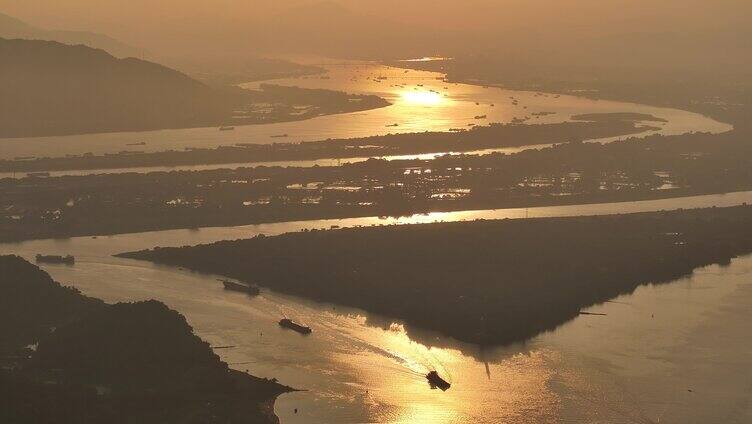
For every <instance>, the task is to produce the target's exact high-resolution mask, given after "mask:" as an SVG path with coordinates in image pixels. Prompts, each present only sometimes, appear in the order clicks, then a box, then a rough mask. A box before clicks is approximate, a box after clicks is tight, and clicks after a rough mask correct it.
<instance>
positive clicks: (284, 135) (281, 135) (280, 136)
mask: <svg viewBox="0 0 752 424" xmlns="http://www.w3.org/2000/svg"><path fill="white" fill-rule="evenodd" d="M287 137H289V136H288V135H287V134H277V135H272V136H271V138H287Z"/></svg>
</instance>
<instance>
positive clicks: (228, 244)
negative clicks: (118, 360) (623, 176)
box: [121, 206, 752, 345]
mask: <svg viewBox="0 0 752 424" xmlns="http://www.w3.org/2000/svg"><path fill="white" fill-rule="evenodd" d="M750 251H752V207H749V206H744V207H736V208H727V209H715V208H714V209H704V210H694V211H680V212H667V213H648V214H634V215H619V216H606V217H581V218H561V219H535V220H504V221H476V222H472V223H450V224H446V223H444V224H429V225H409V226H390V227H369V228H353V229H343V230H331V231H304V232H299V233H289V234H284V235H280V236H274V237H264V236H257V237H255V238H253V239H248V240H237V241H222V242H217V243H215V244H211V245H201V246H195V247H182V248H155V249H153V250H147V251H141V252H134V253H126V254H123V255H121V256H123V257H127V258H134V259H142V260H149V261H153V262H156V263H160V264H166V265H172V266H180V267H185V268H188V269H192V270H196V271H200V272H206V273H214V274H222V275H226V276H228V277H232V278H238V279H241V280H243V281H252V282H256V283H258V284H260V285H263V286H266V287H269V288H271V289H274V290H279V291H281V292H285V293H290V294H295V295H298V296H303V297H307V298H312V299H316V300H321V301H327V302H334V303H339V304H344V305H349V306H355V307H359V308H363V309H365V310H368V311H371V312H376V313H379V314H382V315H385V316H387V317H393V318H397V319H401V320H404V321H406V322H407V323H408V325H415V326H419V327H422V328H427V329H432V330H437V331H440V332H442V333H444V334H446V335H449V336H452V337H455V338H457V339H459V340H463V341H468V342H473V343H479V344H482V345H495V344H505V343H511V342H516V341H521V340H525V339H527V338H529V337H532V336H534V335H536V334H538V333H540V332H542V331H546V330H551V329H553V328H555V327H556V326H558V325H560V324H562V323H564V322H566V321H568V320H570V319H572V318H573V317H575V316H576V315H577V314H578V313H579V311H580V309H581V308H583V307H587V306H590V305H593V304H596V303H599V302H604V301H606V300H608V299H611V298H613V297H615V296H617V295H619V294H623V293H630V292H631V291H633V290H634V289H635V288H636V287H638V286H639V285H641V284H647V283H659V282H665V281H670V280H673V279H676V278H678V277H681V276H683V275H686V274H688V273H691V272H692V270H693V269H695V268H697V267H700V266H703V265H707V264H713V263H722V264H727V263H729V261H730V260H731V258H733V257H734V256H736V255H739V254H743V253H748V252H750Z"/></svg>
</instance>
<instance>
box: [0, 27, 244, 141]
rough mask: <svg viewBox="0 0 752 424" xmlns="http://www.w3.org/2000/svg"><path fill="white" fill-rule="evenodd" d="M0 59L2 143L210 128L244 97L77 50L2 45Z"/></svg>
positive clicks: (154, 67)
mask: <svg viewBox="0 0 752 424" xmlns="http://www.w3.org/2000/svg"><path fill="white" fill-rule="evenodd" d="M0 57H2V58H3V66H2V67H0V93H1V95H0V137H23V136H41V135H59V134H76V133H85V132H104V131H125V130H146V129H157V128H170V127H190V126H200V125H215V124H221V122H222V121H223V119H224V118H225V117H227V116H229V114H230V113H231V111H232V110H233V109H234V106H236V105H238V104H239V102H240V101H241V99H242V95H241V94H242V93H240V92H237V93H236V92H229V91H228V92H225V91H218V90H215V89H212V88H210V87H208V86H206V85H204V84H202V83H200V82H197V81H195V80H193V79H191V78H190V77H188V76H186V75H184V74H182V73H180V72H177V71H175V70H172V69H169V68H166V67H164V66H161V65H158V64H155V63H151V62H146V61H143V60H139V59H134V58H128V59H117V58H115V57H113V56H111V55H110V54H108V53H106V52H105V51H103V50H96V49H92V48H90V47H86V46H83V45H78V46H67V45H64V44H61V43H57V42H52V41H29V40H5V39H0Z"/></svg>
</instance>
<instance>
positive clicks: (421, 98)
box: [0, 63, 731, 159]
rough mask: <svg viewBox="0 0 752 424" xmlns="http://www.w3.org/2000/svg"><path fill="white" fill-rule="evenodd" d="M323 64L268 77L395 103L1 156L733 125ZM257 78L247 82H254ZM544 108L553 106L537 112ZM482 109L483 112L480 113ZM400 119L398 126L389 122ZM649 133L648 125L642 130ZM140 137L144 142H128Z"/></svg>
mask: <svg viewBox="0 0 752 424" xmlns="http://www.w3.org/2000/svg"><path fill="white" fill-rule="evenodd" d="M325 68H326V69H327V70H328V73H327V74H326V75H324V76H315V77H301V78H295V79H283V80H274V81H271V82H273V83H275V84H281V85H290V86H292V85H295V86H300V87H306V88H326V89H332V90H340V91H346V92H349V93H356V94H373V95H378V96H381V97H383V98H385V99H387V100H389V101H390V102H391V103H392V105H391V106H388V107H384V108H380V109H374V110H369V111H365V112H357V113H346V114H338V115H328V116H321V117H317V118H314V119H309V120H305V121H297V122H285V123H276V124H263V125H247V126H238V127H236V129H235V130H234V131H218V130H217V128H215V127H212V128H192V129H173V130H160V131H145V132H126V133H104V134H86V135H74V136H63V137H36V138H16V139H13V138H6V139H0V159H13V158H16V157H45V156H48V157H53V156H65V155H81V154H84V153H89V152H90V153H93V154H104V153H117V152H120V151H145V152H155V151H163V150H169V149H175V150H182V149H185V148H212V147H217V146H222V145H234V144H237V143H273V142H275V141H277V142H278V141H280V139H278V138H272V136H274V135H281V134H288V135H289V137H288V138H285V139H282V140H284V141H285V142H298V141H316V140H325V139H329V138H353V137H365V136H373V135H384V134H389V133H415V132H424V131H449V130H450V129H452V128H468V126H469V125H476V124H477V125H487V124H489V123H491V122H500V123H508V122H511V121H512V120H514V119H515V118H518V119H523V118H525V117H530V120H529V121H528V122H529V123H556V122H564V121H568V120H569V119H570V118H571V117H572V116H573V115H578V114H586V113H608V112H635V113H642V114H649V115H653V116H656V117H659V118H663V119H666V120H667V122H666V123H663V124H662V125H661V129H660V130H658V131H657V132H658V133H661V134H667V135H669V134H684V133H687V132H694V131H705V132H712V133H719V132H724V131H728V130H730V129H731V126H730V125H728V124H724V123H721V122H718V121H715V120H713V119H711V118H708V117H705V116H702V115H699V114H696V113H692V112H686V111H681V110H677V109H670V108H660V107H653V106H645V105H639V104H634V103H624V102H615V101H604V100H591V99H586V98H582V97H575V96H564V95H561V96H560V95H552V94H546V93H535V92H528V91H514V90H505V89H502V88H497V87H482V86H477V85H470V84H460V83H446V82H444V81H443V79H444V75H443V74H440V73H435V72H426V71H416V70H406V69H402V68H394V67H388V66H385V65H381V64H376V63H331V64H328V65H325ZM379 78H385V79H379ZM258 84H259V83H254V84H246V85H245V86H246V87H249V88H253V87H255V86H257V85H258ZM541 113H549V114H545V115H540V114H541ZM536 114H539V115H537V116H536ZM484 115H485V116H486V118H485V119H475V117H480V116H484ZM395 124H396V125H398V126H396V127H395V126H391V125H395ZM388 125H389V126H388ZM647 134H648V133H647V132H646V133H644V134H643V135H647ZM553 141H554V142H555V141H556V140H553ZM562 141H563V140H562ZM603 141H609V140H603ZM141 142H143V143H146V144H145V145H138V146H132V145H129V144H133V143H141Z"/></svg>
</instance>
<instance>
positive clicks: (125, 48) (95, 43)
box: [0, 13, 139, 57]
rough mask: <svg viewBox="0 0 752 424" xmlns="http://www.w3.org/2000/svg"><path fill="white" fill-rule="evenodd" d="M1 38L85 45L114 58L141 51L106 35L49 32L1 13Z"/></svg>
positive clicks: (137, 53)
mask: <svg viewBox="0 0 752 424" xmlns="http://www.w3.org/2000/svg"><path fill="white" fill-rule="evenodd" d="M0 37H2V38H8V39H13V38H24V39H29V40H47V41H57V42H60V43H64V44H71V45H76V44H84V45H87V46H89V47H93V48H96V49H102V50H106V51H107V52H109V53H110V54H112V55H113V56H117V57H129V56H138V55H139V50H138V49H136V48H135V47H132V46H129V45H127V44H125V43H123V42H121V41H118V40H116V39H114V38H112V37H109V36H107V35H104V34H98V33H95V32H88V31H64V30H47V29H42V28H38V27H35V26H32V25H29V24H27V23H26V22H23V21H21V20H19V19H16V18H14V17H11V16H8V15H5V14H3V13H0Z"/></svg>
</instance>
